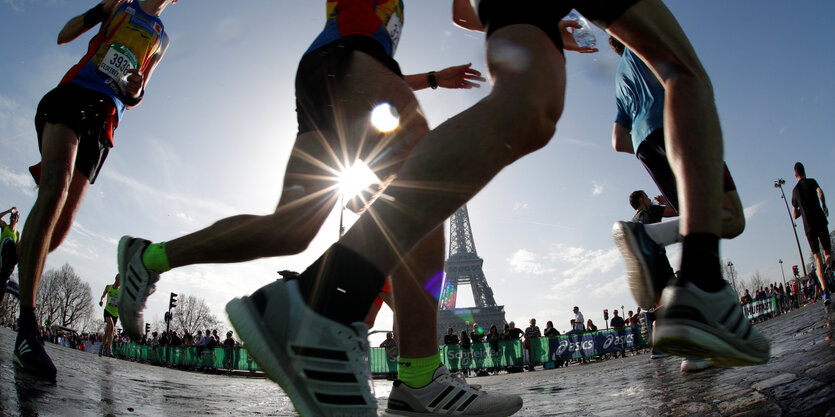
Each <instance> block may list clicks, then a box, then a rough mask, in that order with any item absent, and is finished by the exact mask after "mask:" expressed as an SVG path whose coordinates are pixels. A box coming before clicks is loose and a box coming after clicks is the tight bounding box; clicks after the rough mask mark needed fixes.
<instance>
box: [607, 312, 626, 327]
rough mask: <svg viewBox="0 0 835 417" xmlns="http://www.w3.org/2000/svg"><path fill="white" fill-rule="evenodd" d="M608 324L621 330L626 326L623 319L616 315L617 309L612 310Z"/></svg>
mask: <svg viewBox="0 0 835 417" xmlns="http://www.w3.org/2000/svg"><path fill="white" fill-rule="evenodd" d="M609 324H610V325H611V326H612V328H613V329H615V330H623V329H624V328H625V327H626V323H625V322H624V321H623V318H622V317H620V316H618V309H614V310H612V320H611V321H610V322H609Z"/></svg>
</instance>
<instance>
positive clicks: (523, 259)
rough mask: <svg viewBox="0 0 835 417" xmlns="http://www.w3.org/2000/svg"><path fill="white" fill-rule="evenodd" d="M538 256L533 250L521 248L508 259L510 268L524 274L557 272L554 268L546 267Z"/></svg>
mask: <svg viewBox="0 0 835 417" xmlns="http://www.w3.org/2000/svg"><path fill="white" fill-rule="evenodd" d="M536 258H537V256H536V254H534V253H533V252H531V251H528V250H525V249H519V250H517V251H516V252H514V253H513V255H511V256H510V258H508V259H507V263H508V264H509V265H510V270H511V271H513V272H517V273H522V274H532V275H543V274H548V273H553V272H555V269H553V268H546V267H544V266H543V265H542V264H541V263H540V262H539V261H537V259H536Z"/></svg>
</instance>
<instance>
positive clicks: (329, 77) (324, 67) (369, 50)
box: [296, 35, 403, 134]
mask: <svg viewBox="0 0 835 417" xmlns="http://www.w3.org/2000/svg"><path fill="white" fill-rule="evenodd" d="M354 51H361V52H364V53H366V54H368V55H370V56H372V57H373V58H375V59H376V60H378V61H380V62H381V63H382V64H383V65H385V66H386V67H388V68H389V69H391V71H392V72H394V73H395V74H397V75H398V76H399V77H403V74H402V73H401V72H400V66H399V65H398V64H397V61H395V60H394V58H392V57H391V56H389V55H388V54H387V53H386V51H385V49H383V46H382V45H380V43H379V42H377V41H375V40H374V39H372V38H369V37H366V36H359V35H356V36H352V37H350V38H344V39H340V40H337V41H334V42H331V43H329V44H327V45H324V46H322V47H321V48H319V49H316V50H314V51H310V52H309V53H307V54H306V55H305V56H303V57H302V59H301V61H300V62H299V68H298V71H297V72H296V117H297V118H298V122H299V134H302V133H306V132H310V131H314V130H315V131H332V132H335V131H337V130H338V129H337V126H336V120H335V117H334V114H335V112H334V108H336V107H337V106H338V105H339V103H334V102H333V101H334V99H335V97H334V94H333V92H334V91H335V88H336V85H337V83H338V81H339V80H340V78H341V77H344V76H345V75H346V74H345V67H346V65H348V59H349V58H350V57H351V54H352V53H353V52H354Z"/></svg>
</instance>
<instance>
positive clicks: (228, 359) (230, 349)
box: [183, 330, 237, 371]
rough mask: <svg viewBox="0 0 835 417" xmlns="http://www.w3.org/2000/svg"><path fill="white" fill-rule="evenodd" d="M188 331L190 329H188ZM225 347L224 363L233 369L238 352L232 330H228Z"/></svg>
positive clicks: (228, 368) (224, 342)
mask: <svg viewBox="0 0 835 417" xmlns="http://www.w3.org/2000/svg"><path fill="white" fill-rule="evenodd" d="M186 332H188V331H186ZM183 338H184V339H185V337H183ZM223 347H224V353H225V355H224V358H223V364H224V366H225V367H226V369H227V370H229V371H231V370H232V369H234V368H235V363H236V362H237V361H236V358H235V356H236V353H237V351H236V349H235V339H233V338H232V331H231V330H230V331H228V332H226V339H225V340H224V341H223Z"/></svg>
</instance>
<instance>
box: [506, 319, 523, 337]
mask: <svg viewBox="0 0 835 417" xmlns="http://www.w3.org/2000/svg"><path fill="white" fill-rule="evenodd" d="M508 324H509V325H510V340H519V339H521V338H522V335H523V334H524V332H522V329H518V328H516V323H514V322H512V321H511V322H510V323H508Z"/></svg>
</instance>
